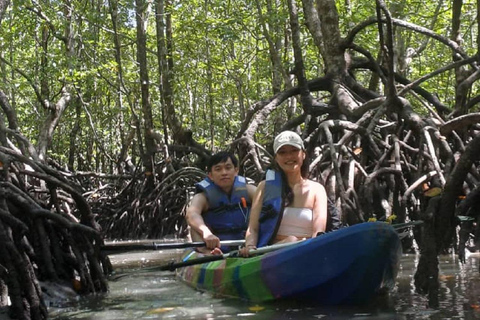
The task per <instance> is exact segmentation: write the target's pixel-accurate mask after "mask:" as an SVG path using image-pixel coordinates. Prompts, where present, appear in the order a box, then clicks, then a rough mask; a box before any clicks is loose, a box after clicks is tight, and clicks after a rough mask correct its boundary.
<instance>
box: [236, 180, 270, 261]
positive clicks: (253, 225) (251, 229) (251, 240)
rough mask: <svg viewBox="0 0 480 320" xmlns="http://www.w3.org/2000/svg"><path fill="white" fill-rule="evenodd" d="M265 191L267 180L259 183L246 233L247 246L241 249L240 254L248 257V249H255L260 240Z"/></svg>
mask: <svg viewBox="0 0 480 320" xmlns="http://www.w3.org/2000/svg"><path fill="white" fill-rule="evenodd" d="M264 191H265V181H262V182H260V183H259V184H258V187H257V190H256V192H255V195H254V196H253V202H252V211H251V212H250V219H249V221H248V228H247V233H246V235H245V248H243V249H242V250H240V255H242V256H244V257H248V250H249V249H255V248H256V247H257V242H258V229H259V222H258V220H259V219H260V212H261V211H262V205H263V194H264Z"/></svg>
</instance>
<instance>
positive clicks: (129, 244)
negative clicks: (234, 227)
mask: <svg viewBox="0 0 480 320" xmlns="http://www.w3.org/2000/svg"><path fill="white" fill-rule="evenodd" d="M244 243H245V240H244V239H242V240H226V241H220V245H221V246H241V245H243V244H244ZM199 247H205V243H204V242H155V241H153V242H145V241H118V242H116V241H115V242H106V243H105V245H103V246H102V247H101V250H102V251H105V252H107V253H121V252H129V251H146V250H168V249H185V248H199Z"/></svg>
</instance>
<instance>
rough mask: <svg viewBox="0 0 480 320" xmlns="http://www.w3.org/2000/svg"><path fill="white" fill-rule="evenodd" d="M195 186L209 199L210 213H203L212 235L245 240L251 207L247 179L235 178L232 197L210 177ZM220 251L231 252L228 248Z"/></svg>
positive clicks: (226, 238)
mask: <svg viewBox="0 0 480 320" xmlns="http://www.w3.org/2000/svg"><path fill="white" fill-rule="evenodd" d="M195 186H196V189H197V193H198V192H203V193H204V194H205V196H206V197H207V200H208V211H207V212H205V213H203V220H204V222H205V224H206V225H207V227H208V228H209V229H210V230H211V231H212V233H213V234H214V235H216V236H217V237H219V238H220V240H242V239H245V231H246V230H247V227H248V217H249V214H250V206H251V199H250V198H249V196H248V192H247V182H246V180H245V177H242V176H236V177H235V181H234V183H233V189H232V193H231V195H230V197H229V196H228V194H226V193H225V192H224V191H223V190H222V189H221V188H220V187H219V186H217V185H216V184H215V183H213V181H212V180H210V178H208V177H207V178H205V179H204V180H202V181H200V182H199V183H197V184H196V185H195ZM220 249H221V250H222V251H223V252H228V251H230V248H228V247H221V248H220Z"/></svg>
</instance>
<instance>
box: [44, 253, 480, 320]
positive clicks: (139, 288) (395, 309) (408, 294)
mask: <svg viewBox="0 0 480 320" xmlns="http://www.w3.org/2000/svg"><path fill="white" fill-rule="evenodd" d="M127 259H128V258H127ZM134 259H138V256H135V257H134ZM167 260H168V259H167ZM136 261H138V260H136ZM145 261H146V260H144V264H145ZM149 261H151V260H149ZM479 261H480V255H477V254H475V255H471V256H470V257H469V258H467V262H466V263H465V264H460V263H459V261H458V259H457V258H456V257H455V256H453V255H449V256H442V257H440V279H439V280H440V297H439V300H440V306H439V308H438V309H429V308H428V301H427V297H426V296H423V295H419V294H417V293H416V292H415V287H414V283H413V282H414V280H413V276H414V272H415V267H416V265H417V264H418V256H416V255H403V257H402V260H401V264H400V270H399V274H398V277H397V282H396V286H395V288H394V289H393V290H392V291H391V292H389V293H383V294H379V295H378V297H376V299H374V300H373V301H372V302H371V303H369V304H368V305H366V306H336V307H319V306H314V305H307V304H302V303H299V302H292V301H282V302H275V303H268V304H261V305H257V304H252V303H249V302H245V301H240V300H236V299H219V298H215V297H213V296H212V295H211V294H208V293H201V292H198V291H196V290H194V289H191V288H189V287H187V286H186V285H185V284H183V283H181V282H179V281H176V279H175V276H174V274H173V273H171V272H148V273H145V272H137V271H135V270H133V272H132V270H130V272H131V273H130V274H129V275H128V276H126V277H122V278H120V279H119V280H118V281H113V282H111V283H110V292H109V293H107V294H103V295H95V296H89V297H83V298H81V299H80V300H78V301H76V302H75V303H73V304H71V305H70V306H69V307H64V308H51V309H50V315H51V318H52V319H57V320H58V319H104V320H106V319H112V320H113V319H115V320H117V319H118V320H120V319H205V320H207V319H208V320H210V319H212V320H213V319H279V320H283V319H356V320H357V319H369V320H372V319H402V320H403V319H405V320H407V319H408V320H409V319H433V320H436V319H480V276H479ZM131 262H132V263H133V261H131ZM117 265H118V264H117ZM120 266H124V265H122V264H120ZM137 270H138V269H137Z"/></svg>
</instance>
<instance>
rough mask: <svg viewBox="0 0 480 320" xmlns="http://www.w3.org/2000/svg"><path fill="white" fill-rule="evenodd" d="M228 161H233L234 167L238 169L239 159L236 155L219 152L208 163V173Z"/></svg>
mask: <svg viewBox="0 0 480 320" xmlns="http://www.w3.org/2000/svg"><path fill="white" fill-rule="evenodd" d="M228 159H231V160H232V163H233V166H234V167H235V168H237V167H238V159H237V157H235V155H234V154H233V153H231V152H229V151H220V152H217V153H215V154H214V155H213V156H211V157H210V159H208V162H207V172H211V171H212V167H213V166H214V165H216V164H218V163H221V162H227V161H228Z"/></svg>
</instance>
